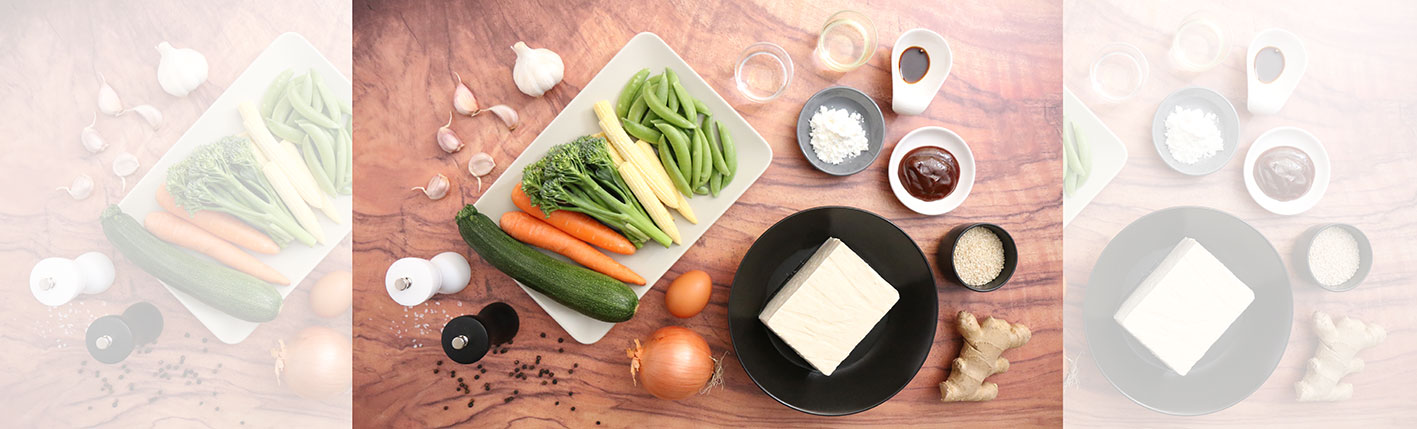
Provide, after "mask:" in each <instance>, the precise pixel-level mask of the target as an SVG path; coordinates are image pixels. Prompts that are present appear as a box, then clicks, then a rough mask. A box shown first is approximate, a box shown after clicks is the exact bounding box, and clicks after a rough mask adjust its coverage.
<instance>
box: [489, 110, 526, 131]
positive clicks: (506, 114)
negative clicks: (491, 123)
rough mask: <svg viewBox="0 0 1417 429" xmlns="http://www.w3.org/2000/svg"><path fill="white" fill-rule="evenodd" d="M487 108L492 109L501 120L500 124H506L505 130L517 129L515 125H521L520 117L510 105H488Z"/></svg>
mask: <svg viewBox="0 0 1417 429" xmlns="http://www.w3.org/2000/svg"><path fill="white" fill-rule="evenodd" d="M487 110H490V111H492V114H494V115H497V118H498V119H501V120H502V124H505V125H506V126H507V131H512V130H515V129H517V125H521V119H520V118H519V117H518V116H517V111H516V110H512V108H511V107H509V106H507V105H505V104H498V105H496V106H492V107H488V108H487Z"/></svg>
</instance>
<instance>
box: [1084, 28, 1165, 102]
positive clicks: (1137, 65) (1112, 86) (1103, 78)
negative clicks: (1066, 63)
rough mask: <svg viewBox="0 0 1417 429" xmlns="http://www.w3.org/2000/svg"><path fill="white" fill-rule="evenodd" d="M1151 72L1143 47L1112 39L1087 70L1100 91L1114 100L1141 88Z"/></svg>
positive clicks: (1107, 98)
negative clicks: (1113, 41)
mask: <svg viewBox="0 0 1417 429" xmlns="http://www.w3.org/2000/svg"><path fill="white" fill-rule="evenodd" d="M1148 73H1150V66H1148V65H1147V62H1146V55H1144V54H1142V53H1141V50H1139V49H1137V47H1135V46H1132V45H1128V44H1126V43H1113V44H1110V45H1107V46H1103V47H1102V49H1101V50H1100V51H1099V52H1098V55H1097V60H1096V61H1093V62H1092V67H1091V68H1090V69H1089V70H1088V77H1089V78H1090V79H1091V80H1092V90H1093V91H1094V92H1097V95H1099V96H1101V97H1102V99H1103V100H1106V101H1108V102H1113V103H1115V102H1120V101H1123V100H1126V99H1128V98H1131V97H1132V96H1134V95H1137V93H1138V92H1141V87H1142V85H1143V84H1145V83H1146V78H1147V74H1148Z"/></svg>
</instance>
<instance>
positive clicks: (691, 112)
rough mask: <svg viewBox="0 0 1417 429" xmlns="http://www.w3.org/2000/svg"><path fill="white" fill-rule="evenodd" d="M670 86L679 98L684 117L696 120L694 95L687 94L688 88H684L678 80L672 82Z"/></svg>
mask: <svg viewBox="0 0 1417 429" xmlns="http://www.w3.org/2000/svg"><path fill="white" fill-rule="evenodd" d="M670 86H672V87H673V89H674V95H675V96H677V98H678V99H679V106H680V107H682V108H683V110H684V117H685V118H689V120H690V121H697V120H698V119H699V112H698V110H697V109H695V108H694V97H693V96H690V95H689V90H687V89H684V85H680V84H679V82H674V83H672V84H670Z"/></svg>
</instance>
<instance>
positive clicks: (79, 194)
mask: <svg viewBox="0 0 1417 429" xmlns="http://www.w3.org/2000/svg"><path fill="white" fill-rule="evenodd" d="M56 190H57V191H64V192H68V193H69V197H70V198H73V199H76V200H82V199H84V198H88V197H89V194H90V193H93V178H92V177H89V175H87V174H80V175H79V177H75V178H74V183H72V184H70V185H69V186H60V187H59V188H58V189H56Z"/></svg>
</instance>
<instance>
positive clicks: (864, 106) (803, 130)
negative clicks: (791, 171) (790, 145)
mask: <svg viewBox="0 0 1417 429" xmlns="http://www.w3.org/2000/svg"><path fill="white" fill-rule="evenodd" d="M822 106H827V108H828V109H846V111H848V112H854V113H860V114H861V127H862V128H864V129H865V130H866V151H865V152H861V153H859V154H857V155H856V156H854V157H851V158H847V159H846V160H843V161H842V162H841V163H840V164H835V165H833V164H828V163H826V161H822V160H821V159H819V158H817V151H816V150H813V149H812V124H811V123H812V115H815V114H817V111H818V110H821V108H822ZM885 140H886V117H885V115H883V114H881V107H880V106H877V105H876V101H875V100H872V99H871V96H868V95H866V93H864V92H861V91H860V90H858V89H856V88H852V87H849V86H833V87H830V88H827V89H823V90H821V91H817V93H816V94H813V95H812V98H808V99H807V102H806V103H804V104H803V105H802V112H801V113H799V114H798V115H797V146H798V147H799V148H801V149H802V156H804V157H806V158H807V162H810V163H812V166H813V167H816V168H817V169H818V170H821V171H822V172H823V173H827V174H831V175H834V176H850V175H852V174H856V173H860V172H861V170H865V169H866V167H870V166H871V163H872V162H875V161H876V157H877V156H880V155H881V146H882V145H884V144H885Z"/></svg>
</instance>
